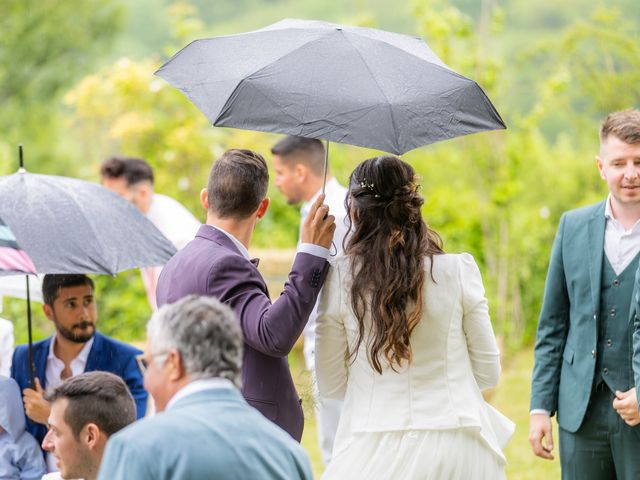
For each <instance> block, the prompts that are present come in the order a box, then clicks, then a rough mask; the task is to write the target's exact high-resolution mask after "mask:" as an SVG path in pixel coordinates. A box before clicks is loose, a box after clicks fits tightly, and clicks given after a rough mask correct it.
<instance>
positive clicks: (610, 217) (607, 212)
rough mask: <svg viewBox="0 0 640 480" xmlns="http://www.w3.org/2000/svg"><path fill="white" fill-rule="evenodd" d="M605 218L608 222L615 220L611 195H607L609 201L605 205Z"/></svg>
mask: <svg viewBox="0 0 640 480" xmlns="http://www.w3.org/2000/svg"><path fill="white" fill-rule="evenodd" d="M604 218H606V219H607V220H615V219H616V218H615V217H614V216H613V210H611V194H609V195H607V201H606V202H605V204H604Z"/></svg>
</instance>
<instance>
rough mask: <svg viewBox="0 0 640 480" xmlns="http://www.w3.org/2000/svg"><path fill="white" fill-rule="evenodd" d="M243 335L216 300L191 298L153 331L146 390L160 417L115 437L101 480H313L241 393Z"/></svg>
mask: <svg viewBox="0 0 640 480" xmlns="http://www.w3.org/2000/svg"><path fill="white" fill-rule="evenodd" d="M242 352H243V341H242V330H241V327H240V325H239V324H238V319H237V318H236V317H235V315H234V313H233V312H232V311H231V309H230V308H229V307H227V306H225V305H223V304H222V303H220V302H219V301H218V300H216V299H215V298H211V297H198V296H195V295H191V296H187V297H186V298H183V299H182V300H180V301H178V302H176V303H174V304H172V305H167V306H164V307H162V308H160V310H159V311H158V312H157V313H156V314H155V315H154V316H153V317H152V318H151V320H150V321H149V323H148V324H147V352H146V354H145V356H144V359H143V360H142V361H143V364H144V365H146V367H145V375H144V383H145V386H146V387H147V389H148V390H149V392H150V393H151V395H152V396H153V398H154V400H155V403H156V407H157V409H158V412H160V413H158V414H157V415H155V416H154V417H149V418H147V419H145V420H142V421H140V422H137V423H134V424H133V425H131V426H130V427H128V428H126V429H124V430H123V431H122V432H120V433H118V434H116V435H114V436H113V438H112V439H110V440H109V443H108V445H107V451H106V453H105V457H104V459H103V461H102V466H101V467H100V475H99V478H100V479H101V480H128V479H135V480H170V479H180V478H185V479H186V478H193V479H201V478H202V479H204V478H219V479H225V480H243V479H260V480H311V478H312V476H311V466H310V464H309V459H308V458H307V454H306V453H305V451H304V450H303V449H302V447H301V446H300V445H299V444H298V443H297V442H296V441H295V440H294V439H292V438H291V437H290V436H289V435H288V434H287V433H286V432H285V431H284V430H282V429H280V428H279V427H277V426H276V425H274V424H273V423H271V422H270V421H269V420H267V419H266V418H264V416H262V415H261V414H260V412H258V411H257V410H255V409H254V408H253V407H251V406H249V404H248V403H247V401H246V400H245V399H244V398H242V394H241V393H240V390H239V387H240V369H241V364H242Z"/></svg>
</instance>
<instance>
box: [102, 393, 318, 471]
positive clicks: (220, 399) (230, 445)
mask: <svg viewBox="0 0 640 480" xmlns="http://www.w3.org/2000/svg"><path fill="white" fill-rule="evenodd" d="M205 478H206V479H224V480H240V479H247V480H248V479H261V480H270V479H273V480H298V479H300V480H307V479H309V480H311V479H312V478H313V477H312V474H311V466H310V464H309V459H308V457H307V454H306V453H305V451H304V450H303V449H302V447H301V446H300V444H299V443H298V442H296V441H295V440H294V439H293V438H291V436H290V435H289V434H288V433H286V432H285V431H284V430H282V429H281V428H280V427H278V426H276V425H274V424H273V423H271V422H270V421H269V420H267V419H266V418H265V417H264V416H263V415H262V414H261V413H260V412H258V410H256V409H254V408H253V407H251V406H250V405H249V404H248V403H247V402H246V400H244V398H243V397H242V395H241V394H240V392H239V391H237V390H235V389H227V388H218V389H210V390H204V391H200V392H197V393H193V394H191V395H188V396H186V397H184V398H181V399H180V400H178V401H177V402H176V403H175V405H173V406H172V407H171V409H170V410H167V411H165V412H162V413H159V414H157V415H156V416H154V417H150V418H146V419H144V420H140V421H138V422H135V423H134V424H132V425H130V426H128V427H127V428H125V429H124V430H122V431H120V432H118V433H116V434H115V435H114V436H113V437H111V438H110V439H109V442H108V443H107V449H106V452H105V455H104V458H103V459H102V464H101V466H100V472H99V475H98V479H99V480H125V479H136V480H163V479H166V480H169V479H181V480H187V479H194V480H197V479H198V480H199V479H205Z"/></svg>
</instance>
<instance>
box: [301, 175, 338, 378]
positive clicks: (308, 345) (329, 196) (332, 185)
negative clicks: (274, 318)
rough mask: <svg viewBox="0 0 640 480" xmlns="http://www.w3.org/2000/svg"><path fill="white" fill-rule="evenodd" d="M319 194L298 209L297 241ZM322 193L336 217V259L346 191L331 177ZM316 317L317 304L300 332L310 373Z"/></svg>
mask: <svg viewBox="0 0 640 480" xmlns="http://www.w3.org/2000/svg"><path fill="white" fill-rule="evenodd" d="M321 192H322V190H318V191H317V192H316V194H315V195H314V196H313V197H311V199H310V200H309V201H307V202H304V203H303V204H302V206H301V207H300V233H299V234H298V239H300V236H301V235H302V224H303V223H304V221H305V219H306V218H307V216H308V215H309V210H311V206H312V205H313V202H315V201H316V199H317V198H318V196H320V193H321ZM324 192H325V199H324V203H325V204H326V205H327V206H328V207H329V214H330V215H333V216H334V217H336V231H335V232H334V234H333V247H335V248H333V247H332V249H331V256H332V257H337V256H338V255H339V254H341V253H342V243H343V240H344V237H345V236H346V235H347V230H348V228H347V225H346V218H347V210H346V208H345V205H344V202H345V199H346V198H347V194H348V190H347V189H346V188H345V187H343V186H342V185H340V183H338V180H336V178H335V177H333V178H331V179H330V180H328V181H327V183H326V185H325V189H324ZM334 252H335V253H334ZM317 316H318V304H317V302H316V306H315V307H313V311H312V312H311V314H310V315H309V321H308V322H307V324H306V325H305V327H304V331H303V332H302V335H303V338H304V346H303V348H304V350H303V353H304V361H305V364H306V365H307V370H310V371H313V365H314V351H315V344H316V317H317Z"/></svg>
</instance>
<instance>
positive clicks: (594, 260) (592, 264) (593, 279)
mask: <svg viewBox="0 0 640 480" xmlns="http://www.w3.org/2000/svg"><path fill="white" fill-rule="evenodd" d="M605 201H606V200H605ZM604 227H605V218H604V202H602V203H601V204H600V205H599V206H598V208H596V209H595V211H594V212H593V215H591V218H590V219H589V225H588V232H589V260H588V262H589V280H590V283H591V299H592V301H593V308H594V312H598V310H599V308H600V290H601V287H602V256H603V255H604ZM596 315H597V313H596Z"/></svg>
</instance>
